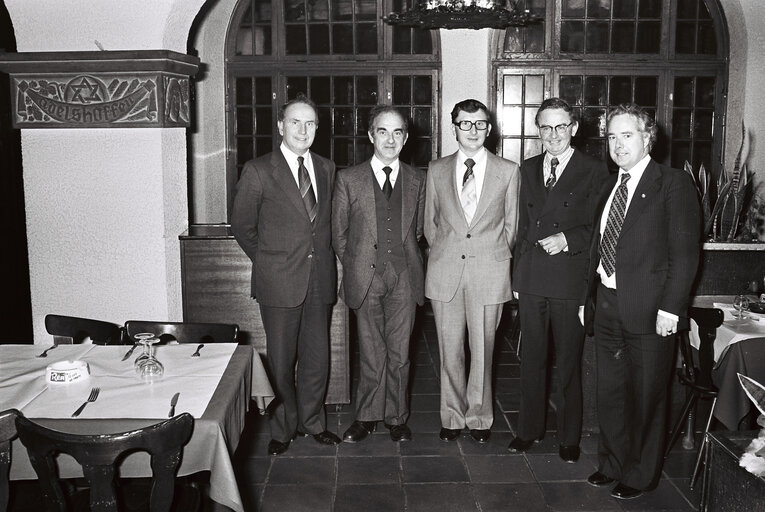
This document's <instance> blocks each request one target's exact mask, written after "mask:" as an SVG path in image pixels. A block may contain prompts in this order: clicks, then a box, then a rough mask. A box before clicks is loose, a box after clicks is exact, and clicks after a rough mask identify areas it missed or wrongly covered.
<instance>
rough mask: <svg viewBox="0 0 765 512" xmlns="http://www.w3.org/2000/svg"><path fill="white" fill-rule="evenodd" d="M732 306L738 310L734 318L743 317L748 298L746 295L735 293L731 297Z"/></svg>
mask: <svg viewBox="0 0 765 512" xmlns="http://www.w3.org/2000/svg"><path fill="white" fill-rule="evenodd" d="M733 307H734V308H735V309H736V311H737V312H738V314H737V315H736V318H738V319H742V318H744V317H745V314H746V311H748V310H749V299H748V298H747V297H746V295H736V297H735V298H734V299H733Z"/></svg>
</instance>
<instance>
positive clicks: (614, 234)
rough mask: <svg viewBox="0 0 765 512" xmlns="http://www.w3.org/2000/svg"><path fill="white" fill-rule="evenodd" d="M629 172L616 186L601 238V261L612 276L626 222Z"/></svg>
mask: <svg viewBox="0 0 765 512" xmlns="http://www.w3.org/2000/svg"><path fill="white" fill-rule="evenodd" d="M629 179H630V175H629V173H626V172H625V173H624V174H622V182H621V183H619V186H618V187H616V193H615V194H614V199H613V201H611V209H610V210H608V218H607V219H606V229H605V230H604V231H603V238H601V240H600V261H601V263H602V264H603V270H605V271H606V275H607V276H609V277H611V276H612V275H613V274H614V272H615V271H616V243H617V242H618V240H619V233H620V232H621V230H622V224H623V223H624V214H625V211H626V210H627V180H629Z"/></svg>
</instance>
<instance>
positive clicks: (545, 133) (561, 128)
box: [539, 121, 574, 137]
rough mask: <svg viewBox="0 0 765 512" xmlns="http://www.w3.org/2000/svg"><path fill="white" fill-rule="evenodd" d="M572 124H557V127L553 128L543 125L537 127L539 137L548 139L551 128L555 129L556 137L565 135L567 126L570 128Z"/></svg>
mask: <svg viewBox="0 0 765 512" xmlns="http://www.w3.org/2000/svg"><path fill="white" fill-rule="evenodd" d="M572 124H574V122H573V121H572V122H570V123H568V124H559V125H558V126H555V127H552V126H548V125H543V126H540V127H539V135H541V136H542V137H549V136H550V135H552V131H553V128H554V129H555V133H557V134H558V135H565V134H566V130H568V128H569V126H571V125H572Z"/></svg>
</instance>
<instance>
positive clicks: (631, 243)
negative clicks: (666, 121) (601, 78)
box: [586, 104, 701, 499]
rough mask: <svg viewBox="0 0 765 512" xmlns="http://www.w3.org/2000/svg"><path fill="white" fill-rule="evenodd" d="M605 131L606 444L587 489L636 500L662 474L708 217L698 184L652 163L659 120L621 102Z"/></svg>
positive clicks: (599, 275) (600, 270) (596, 279)
mask: <svg viewBox="0 0 765 512" xmlns="http://www.w3.org/2000/svg"><path fill="white" fill-rule="evenodd" d="M607 131H608V134H607V137H608V148H609V153H610V155H611V158H612V159H613V161H614V162H615V163H616V164H617V165H618V166H619V172H618V175H617V176H612V177H611V178H610V179H608V180H606V182H605V184H604V186H603V188H602V190H601V194H600V206H599V208H598V209H597V215H596V217H595V220H596V223H597V224H596V231H595V236H594V237H593V243H592V245H591V248H590V265H589V277H590V284H591V286H589V291H590V292H591V293H595V302H594V308H595V311H594V330H595V349H596V356H597V405H598V421H599V424H600V439H599V444H598V470H597V471H596V472H595V473H593V474H592V475H590V477H589V478H588V482H589V483H590V484H591V485H594V486H606V485H609V484H611V483H612V482H614V481H616V482H617V484H616V486H614V487H613V489H612V490H611V495H612V496H613V497H615V498H620V499H629V498H635V497H637V496H640V495H641V494H642V493H643V492H644V491H645V490H648V489H651V488H653V487H654V486H655V485H656V483H657V482H658V478H659V476H660V472H661V465H662V460H663V451H664V438H665V431H666V420H667V388H668V385H669V379H670V376H671V372H672V365H673V363H674V360H675V337H674V335H675V333H676V332H677V329H678V325H679V324H682V323H684V324H685V328H687V318H686V314H687V313H686V310H687V307H688V302H689V295H690V291H691V285H692V284H693V280H694V277H695V275H696V271H697V268H698V263H699V255H700V253H701V214H700V207H699V201H698V196H697V194H696V189H695V187H694V185H693V181H692V179H691V177H690V176H689V175H688V174H686V173H685V172H683V171H679V170H676V169H671V168H669V167H666V166H663V165H660V164H658V163H656V162H655V161H654V160H652V159H651V157H650V155H649V153H650V151H651V148H652V146H653V143H654V141H655V140H656V122H655V121H654V119H653V118H652V117H651V116H650V115H649V114H648V113H647V112H645V111H644V110H643V109H642V108H640V107H638V106H637V105H634V104H623V105H619V106H617V107H616V108H614V109H613V110H611V112H610V113H609V114H608V128H607ZM625 212H626V213H625ZM590 304H591V303H589V302H588V306H589V305H590ZM588 309H589V308H588ZM586 316H587V317H589V316H590V315H589V314H587V315H586Z"/></svg>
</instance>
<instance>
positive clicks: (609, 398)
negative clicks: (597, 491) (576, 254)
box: [595, 285, 675, 489]
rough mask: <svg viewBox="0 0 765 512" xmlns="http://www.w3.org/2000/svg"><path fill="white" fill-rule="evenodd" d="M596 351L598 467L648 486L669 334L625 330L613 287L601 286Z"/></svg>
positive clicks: (670, 355)
mask: <svg viewBox="0 0 765 512" xmlns="http://www.w3.org/2000/svg"><path fill="white" fill-rule="evenodd" d="M595 351H596V357H597V379H598V380H597V405H598V422H599V424H600V438H599V442H598V470H599V471H600V472H601V473H603V474H604V475H607V476H609V477H611V478H615V479H617V480H619V481H620V482H622V483H623V484H626V485H628V486H630V487H634V488H635V489H649V488H652V487H653V486H655V485H656V483H657V482H658V479H659V476H660V472H661V465H662V461H663V453H664V436H665V431H666V422H667V389H668V386H669V379H670V377H671V374H672V363H673V360H674V354H675V343H674V337H672V336H668V337H662V336H659V335H657V334H656V333H655V332H654V333H630V332H627V331H625V330H624V329H623V328H622V324H621V321H620V318H619V304H618V302H617V295H616V291H615V290H610V289H608V288H606V287H604V286H602V285H600V286H599V287H598V296H597V300H596V306H595Z"/></svg>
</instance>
